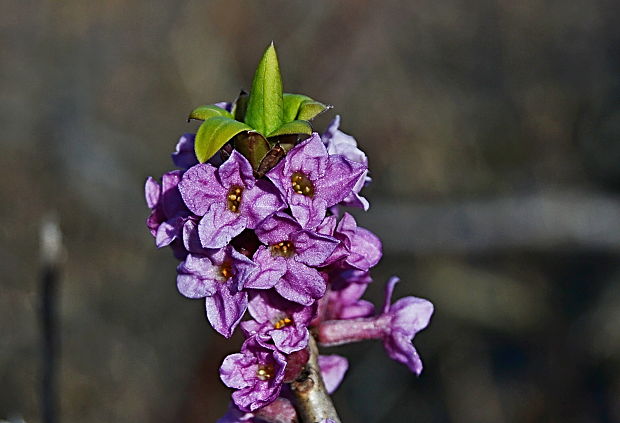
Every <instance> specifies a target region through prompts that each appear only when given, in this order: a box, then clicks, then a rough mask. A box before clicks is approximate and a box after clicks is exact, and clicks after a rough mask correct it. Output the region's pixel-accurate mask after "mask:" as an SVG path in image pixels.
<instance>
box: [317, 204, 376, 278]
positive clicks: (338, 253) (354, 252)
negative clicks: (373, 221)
mask: <svg viewBox="0 0 620 423" xmlns="http://www.w3.org/2000/svg"><path fill="white" fill-rule="evenodd" d="M317 232H319V233H322V234H325V235H331V236H333V237H334V238H336V239H337V240H338V241H340V244H338V247H337V248H336V249H335V250H334V253H333V254H332V255H331V256H330V257H329V259H328V260H327V264H333V263H336V262H339V261H340V262H341V263H339V264H340V266H342V267H353V268H355V269H358V270H364V271H365V270H368V269H370V268H371V267H374V266H376V265H377V263H378V262H379V260H380V259H381V256H382V247H381V240H380V239H379V237H377V236H376V235H375V234H373V233H372V232H370V231H369V230H368V229H365V228H362V227H361V226H357V222H356V221H355V218H354V217H353V216H351V215H350V214H349V213H345V214H344V215H343V216H342V219H340V222H338V223H337V224H336V216H334V215H332V216H327V217H326V218H325V219H324V220H323V221H322V222H321V224H320V225H319V227H318V228H317Z"/></svg>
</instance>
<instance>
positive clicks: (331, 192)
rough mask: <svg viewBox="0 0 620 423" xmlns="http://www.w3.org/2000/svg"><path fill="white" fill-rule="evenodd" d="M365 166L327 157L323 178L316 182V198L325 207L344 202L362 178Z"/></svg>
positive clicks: (334, 157)
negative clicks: (320, 199)
mask: <svg viewBox="0 0 620 423" xmlns="http://www.w3.org/2000/svg"><path fill="white" fill-rule="evenodd" d="M365 171H366V166H365V165H363V164H360V163H356V162H353V161H351V160H349V159H347V158H345V157H344V156H341V155H335V156H329V160H328V162H327V169H326V171H325V176H324V177H323V178H321V179H319V180H317V181H316V183H315V184H316V186H315V190H316V193H317V195H318V196H320V197H322V198H323V199H325V201H326V202H327V207H330V206H333V205H334V204H336V203H339V202H341V201H342V200H344V199H345V198H346V197H347V196H348V195H349V194H350V193H351V192H352V190H353V187H355V185H356V184H357V183H358V180H359V179H360V178H363V177H364V172H365Z"/></svg>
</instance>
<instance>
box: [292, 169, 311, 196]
mask: <svg viewBox="0 0 620 423" xmlns="http://www.w3.org/2000/svg"><path fill="white" fill-rule="evenodd" d="M291 185H292V186H293V191H295V192H296V193H297V194H301V195H305V196H306V197H313V196H314V185H313V184H312V181H311V180H310V179H308V177H307V176H306V175H304V174H303V173H301V172H295V173H293V175H291Z"/></svg>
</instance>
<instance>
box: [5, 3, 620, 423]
mask: <svg viewBox="0 0 620 423" xmlns="http://www.w3.org/2000/svg"><path fill="white" fill-rule="evenodd" d="M1 8H2V13H0V34H1V35H0V78H1V79H0V81H1V86H0V122H1V128H2V130H1V132H0V142H1V148H2V152H1V153H0V169H1V170H0V172H1V173H0V193H1V196H0V222H1V224H0V242H1V244H0V275H1V276H0V278H1V279H0V280H1V285H0V420H1V419H2V418H11V419H13V420H14V421H18V420H19V418H20V417H21V418H23V419H24V420H25V421H26V422H28V423H30V422H38V421H41V414H40V406H39V401H40V388H39V386H40V378H41V376H40V374H41V370H40V369H41V343H40V336H41V335H40V324H39V321H38V311H39V309H40V277H41V275H40V253H39V249H40V248H39V236H38V235H39V228H40V225H41V222H42V221H43V220H44V219H45V218H46V216H50V215H54V214H55V216H57V218H58V220H59V221H60V226H61V228H62V232H63V236H64V244H65V254H64V262H63V268H62V280H61V281H60V286H59V290H58V301H59V320H60V326H59V327H60V332H59V336H60V351H61V356H60V363H59V366H60V367H59V374H58V376H59V395H60V403H61V406H60V417H61V421H63V422H92V423H98V422H102V423H103V422H111V421H113V422H116V423H124V422H173V421H183V422H188V423H193V422H214V421H215V420H216V419H217V418H218V417H219V416H221V415H222V414H223V412H224V410H225V408H226V405H227V401H228V399H227V398H228V395H229V394H228V391H227V390H226V389H225V388H224V386H223V385H222V384H221V383H220V381H219V379H218V373H217V369H218V367H219V364H220V362H221V360H222V358H223V357H224V356H225V355H226V354H228V353H231V352H233V351H235V350H237V349H238V347H239V344H240V339H239V338H235V339H234V340H233V341H226V340H224V339H223V338H221V337H219V336H216V334H215V333H214V332H213V331H212V330H211V329H210V327H209V325H208V323H207V321H206V319H205V316H204V312H203V304H202V302H201V301H197V300H196V301H191V300H187V299H184V298H183V297H181V296H180V295H179V294H178V293H177V291H176V287H175V264H176V262H175V260H174V259H173V257H172V255H171V253H170V252H169V251H168V250H165V251H157V250H156V249H155V247H154V245H153V240H152V238H151V237H150V235H149V234H148V232H147V230H146V228H145V226H144V220H145V218H146V216H147V214H148V210H147V208H146V205H145V203H144V200H143V183H144V180H145V178H146V177H147V176H149V175H152V176H156V177H159V175H161V173H163V172H164V171H167V170H169V169H171V168H172V163H171V162H170V160H169V153H170V152H171V151H172V149H173V148H174V145H175V143H176V140H177V139H178V137H179V136H180V135H181V134H182V133H184V132H190V131H193V130H194V129H195V128H196V124H195V123H187V122H186V121H185V117H186V115H187V113H188V112H189V111H190V110H191V109H192V108H193V107H195V106H197V105H200V104H204V103H213V102H215V101H222V100H232V99H234V97H235V96H236V94H237V93H238V91H239V90H240V89H241V88H246V89H247V88H249V85H250V82H251V78H252V74H253V70H254V67H255V66H256V64H257V62H258V59H259V57H260V55H261V54H262V51H263V49H264V48H265V47H266V45H267V44H268V43H269V42H270V41H271V40H274V41H275V42H276V45H277V48H278V52H279V56H280V62H281V68H282V71H283V78H284V86H285V91H288V92H300V93H305V94H307V95H310V96H312V97H314V98H316V99H318V100H320V101H323V102H326V103H329V104H333V105H334V106H335V108H334V110H333V111H330V112H329V113H328V114H327V115H325V116H322V117H321V118H319V119H318V120H317V121H316V127H317V128H318V129H320V130H322V129H323V128H324V127H325V126H326V124H327V123H328V122H329V120H330V119H331V118H332V117H333V116H334V114H335V113H339V114H341V115H342V129H343V130H344V131H345V132H348V133H351V134H353V135H355V136H356V137H357V139H358V142H359V143H360V145H361V146H362V148H363V149H364V150H365V151H366V152H367V153H368V155H369V157H370V168H371V172H372V176H373V184H372V185H371V186H370V187H368V188H367V189H366V191H365V193H366V195H367V197H368V198H369V199H370V200H371V203H372V207H371V209H370V211H369V212H368V213H365V214H364V213H356V216H357V217H358V220H359V221H360V222H361V224H363V225H365V226H367V227H369V228H370V229H372V230H373V231H375V232H376V233H377V234H379V235H380V236H381V237H382V239H383V241H384V250H385V256H384V259H383V260H382V262H381V263H380V265H379V266H378V267H377V268H376V270H375V271H374V273H373V276H374V277H375V281H376V282H375V284H374V285H373V286H371V288H370V289H369V291H368V294H367V296H368V297H369V298H371V299H374V300H375V301H379V302H380V301H382V290H383V284H384V281H385V279H386V278H387V277H389V276H390V275H392V274H398V275H400V276H401V278H402V279H403V282H402V283H401V284H400V285H399V286H398V288H397V291H396V293H397V296H403V295H417V296H422V297H425V298H429V299H430V300H432V301H433V302H434V303H435V305H436V314H435V316H434V318H433V321H432V324H431V325H430V327H429V329H427V330H426V331H424V332H422V333H420V334H419V335H418V336H417V337H416V340H415V344H416V346H417V348H418V350H419V351H420V354H421V355H422V358H423V360H424V362H425V364H426V368H425V371H424V373H423V374H422V376H421V377H419V378H416V377H415V376H413V375H412V374H410V373H409V372H408V371H407V370H406V368H405V367H404V366H402V365H399V364H398V363H395V362H392V361H390V360H389V359H388V358H387V357H386V356H385V354H384V353H383V350H382V347H381V345H380V344H379V343H367V344H359V345H352V346H348V347H346V348H336V349H332V350H331V351H332V352H337V353H342V354H347V355H348V357H349V358H350V363H351V366H350V370H349V375H348V377H347V378H346V379H345V383H344V384H343V386H342V387H341V388H340V390H339V391H338V392H337V393H336V394H335V401H336V405H337V407H338V409H339V410H340V412H341V415H342V417H343V419H344V421H345V422H365V423H379V422H393V421H404V422H414V421H415V422H482V423H484V422H493V423H502V422H614V421H615V422H617V421H620V261H619V260H618V258H619V256H620V196H619V190H620V166H618V164H619V163H620V80H619V79H618V75H619V71H620V51H619V50H620V48H619V47H620V32H619V31H618V26H617V25H618V18H619V17H620V14H619V13H618V12H619V7H618V3H617V2H616V1H612V0H571V1H556V0H521V1H509V0H476V1H471V0H442V1H435V0H412V1H400V2H399V1H393V0H384V1H381V2H373V1H369V0H343V1H328V0H314V1H311V2H308V1H291V0H286V1H284V0H271V1H250V0H247V1H237V0H228V1H223V0H222V1H219V0H218V1H206V0H179V1H162V0H148V1H147V0H133V1H120V0H106V1H99V2H94V1H82V0H64V1H50V0H37V1H32V0H22V1H13V2H11V1H9V2H8V3H6V2H4V3H3V4H2V6H1Z"/></svg>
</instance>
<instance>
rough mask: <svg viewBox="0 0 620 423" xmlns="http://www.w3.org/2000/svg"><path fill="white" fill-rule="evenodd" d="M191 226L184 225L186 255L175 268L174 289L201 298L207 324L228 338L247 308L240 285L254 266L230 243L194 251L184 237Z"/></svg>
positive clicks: (194, 248) (244, 295) (187, 295)
mask: <svg viewBox="0 0 620 423" xmlns="http://www.w3.org/2000/svg"><path fill="white" fill-rule="evenodd" d="M192 225H194V228H195V223H193V222H191V221H188V222H187V223H186V225H185V228H184V232H185V234H184V238H186V248H187V249H188V251H189V252H190V254H189V255H188V256H187V258H186V259H185V260H184V261H183V262H181V263H180V264H179V266H178V267H177V272H178V275H177V288H178V289H179V292H180V293H181V294H183V295H184V296H186V297H188V298H204V299H205V307H206V312H207V318H208V319H209V323H211V326H213V328H214V329H215V330H216V331H218V332H219V333H221V334H222V335H224V336H225V337H227V338H229V337H230V336H231V335H232V333H233V331H234V329H235V327H236V326H237V325H238V324H239V321H240V320H241V318H242V317H243V314H244V313H245V310H246V309H247V305H248V294H247V292H246V291H244V290H243V284H244V283H245V281H246V280H248V279H249V277H250V276H251V274H252V273H253V272H254V271H255V270H256V269H257V266H256V264H255V263H254V262H252V260H250V259H249V258H247V257H246V256H244V255H243V254H241V253H239V252H237V251H236V250H235V249H234V248H233V247H232V246H226V247H224V248H221V249H215V250H206V249H198V250H197V249H196V247H195V246H192V245H191V244H192V241H191V240H187V238H189V237H191V233H190V234H188V232H190V231H192V228H191V227H192ZM193 232H195V229H194V231H193ZM194 244H195V242H194Z"/></svg>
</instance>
